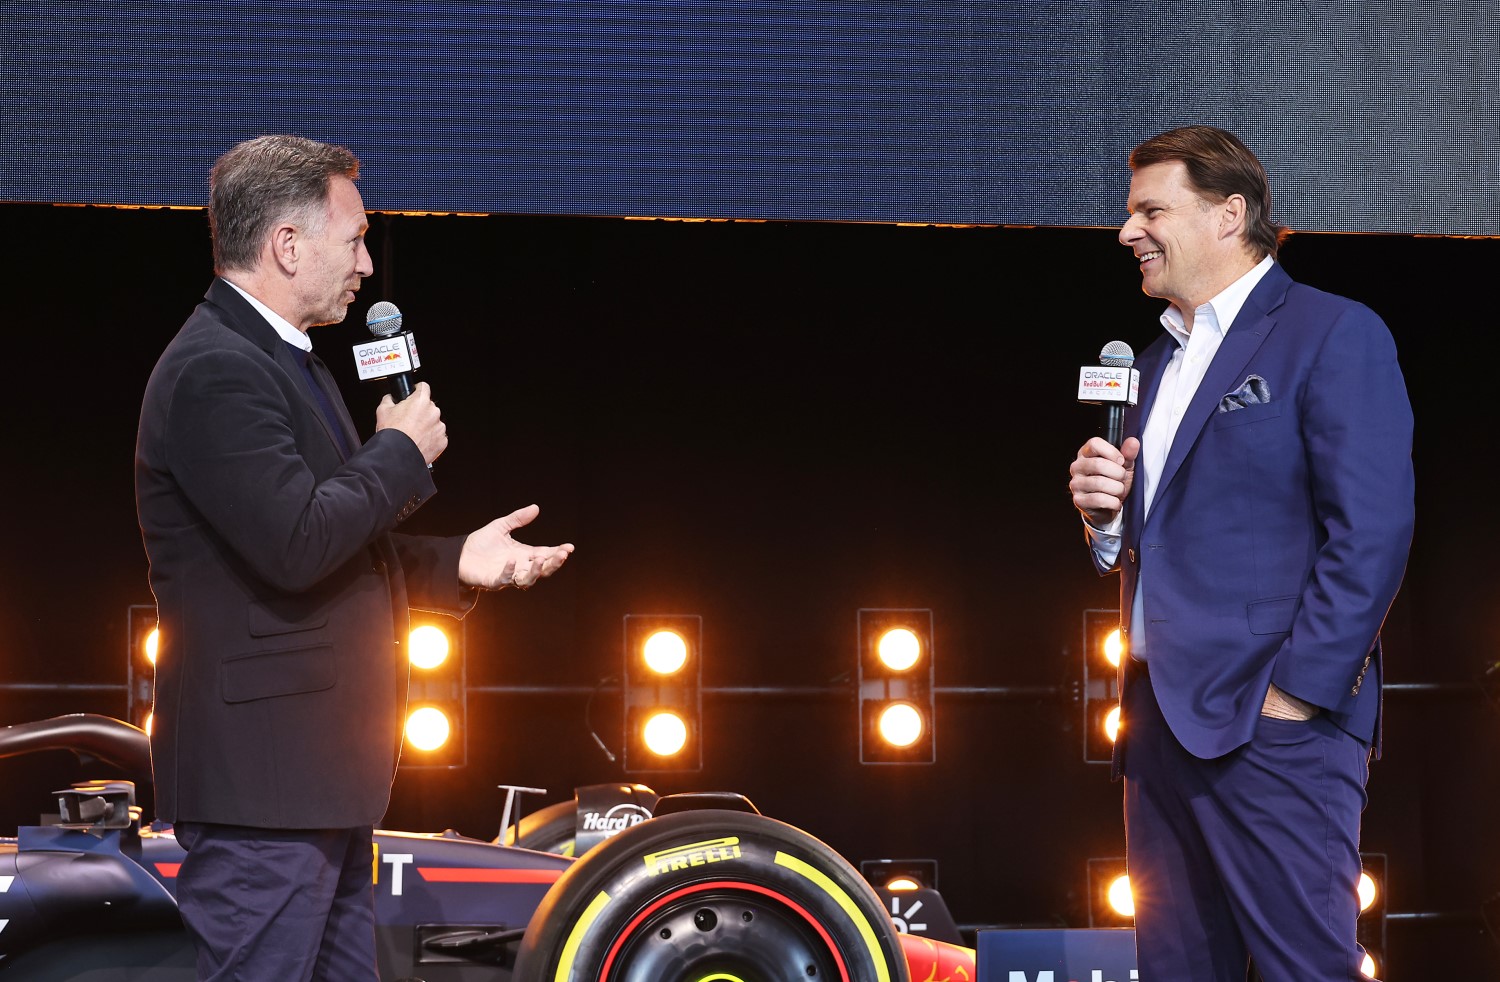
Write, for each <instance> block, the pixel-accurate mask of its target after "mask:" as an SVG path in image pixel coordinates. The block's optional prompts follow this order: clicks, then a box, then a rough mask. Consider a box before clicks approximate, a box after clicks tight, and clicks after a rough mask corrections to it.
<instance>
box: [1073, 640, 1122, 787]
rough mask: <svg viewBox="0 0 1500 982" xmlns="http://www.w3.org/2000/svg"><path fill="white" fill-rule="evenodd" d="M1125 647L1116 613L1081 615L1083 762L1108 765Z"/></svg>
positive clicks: (1117, 721)
mask: <svg viewBox="0 0 1500 982" xmlns="http://www.w3.org/2000/svg"><path fill="white" fill-rule="evenodd" d="M1125 655H1126V645H1125V642H1124V638H1123V636H1122V634H1121V632H1120V612H1119V611H1118V610H1085V611H1084V612H1083V759H1084V760H1085V761H1086V762H1088V763H1091V764H1107V763H1109V761H1110V759H1111V758H1112V757H1113V756H1114V749H1115V740H1116V739H1117V738H1118V736H1119V731H1120V726H1121V721H1120V661H1121V659H1123V658H1124V657H1125Z"/></svg>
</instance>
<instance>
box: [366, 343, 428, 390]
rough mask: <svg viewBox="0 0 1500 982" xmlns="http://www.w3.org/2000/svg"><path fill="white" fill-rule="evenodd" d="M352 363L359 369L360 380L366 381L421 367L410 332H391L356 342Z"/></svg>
mask: <svg viewBox="0 0 1500 982" xmlns="http://www.w3.org/2000/svg"><path fill="white" fill-rule="evenodd" d="M354 364H355V365H356V366H357V367H358V369H359V378H360V381H361V382H366V381H369V380H370V379H377V378H388V377H390V376H392V375H399V374H401V373H402V372H409V371H412V370H413V369H415V368H419V367H421V364H422V362H421V361H420V360H419V359H418V358H417V345H416V341H415V340H414V339H413V338H412V336H411V335H410V334H393V335H391V336H390V337H384V338H376V339H374V340H372V341H363V342H361V343H359V344H356V345H355V346H354Z"/></svg>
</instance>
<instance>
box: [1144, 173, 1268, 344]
mask: <svg viewBox="0 0 1500 982" xmlns="http://www.w3.org/2000/svg"><path fill="white" fill-rule="evenodd" d="M1128 206H1129V211H1130V218H1129V220H1127V221H1126V222H1125V225H1124V227H1122V228H1121V229H1120V242H1121V244H1123V245H1124V246H1125V247H1126V248H1128V249H1130V251H1131V252H1133V253H1135V257H1136V261H1137V262H1139V263H1140V267H1141V289H1142V290H1143V291H1145V292H1146V294H1147V295H1149V296H1153V297H1160V298H1161V299H1163V300H1167V301H1169V302H1171V303H1172V304H1173V305H1174V306H1176V307H1177V309H1178V310H1180V311H1182V312H1183V314H1184V315H1185V316H1187V317H1188V320H1189V323H1190V324H1191V316H1192V312H1193V310H1194V309H1195V308H1197V307H1198V306H1199V305H1200V304H1203V303H1207V302H1208V301H1209V300H1212V299H1213V298H1214V297H1215V296H1217V295H1218V294H1219V293H1220V292H1221V291H1223V289H1224V288H1225V287H1227V286H1229V284H1231V283H1233V282H1234V281H1235V280H1237V279H1239V277H1240V276H1242V275H1243V274H1244V273H1245V272H1247V271H1248V270H1249V269H1250V268H1251V267H1252V266H1254V265H1255V262H1256V259H1254V258H1252V257H1251V251H1250V250H1249V249H1248V248H1247V247H1246V245H1245V243H1244V240H1243V237H1242V235H1241V232H1242V227H1243V224H1244V200H1243V199H1242V198H1241V197H1240V196H1239V195H1232V196H1231V197H1229V198H1228V199H1226V200H1225V201H1221V202H1214V201H1210V200H1209V199H1207V198H1205V197H1203V196H1202V195H1201V194H1200V193H1199V192H1198V191H1197V190H1196V189H1195V188H1194V187H1193V186H1192V184H1191V182H1190V181H1189V180H1188V173H1187V166H1186V165H1185V164H1183V163H1182V161H1180V160H1168V161H1163V162H1162V163H1157V164H1148V165H1146V166H1144V167H1140V168H1137V169H1136V171H1135V173H1134V174H1133V175H1132V177H1131V179H1130V199H1129V203H1128Z"/></svg>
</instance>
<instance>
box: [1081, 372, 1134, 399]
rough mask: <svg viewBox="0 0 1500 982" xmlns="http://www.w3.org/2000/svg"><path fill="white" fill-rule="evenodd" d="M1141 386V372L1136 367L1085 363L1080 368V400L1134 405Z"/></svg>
mask: <svg viewBox="0 0 1500 982" xmlns="http://www.w3.org/2000/svg"><path fill="white" fill-rule="evenodd" d="M1140 388H1141V373H1140V372H1139V371H1137V370H1136V369H1134V368H1111V367H1109V366H1107V365H1085V366H1084V367H1083V368H1080V369H1079V370H1078V401H1079V402H1123V403H1125V404H1126V405H1128V406H1133V405H1135V403H1136V398H1137V396H1138V395H1139V394H1140Z"/></svg>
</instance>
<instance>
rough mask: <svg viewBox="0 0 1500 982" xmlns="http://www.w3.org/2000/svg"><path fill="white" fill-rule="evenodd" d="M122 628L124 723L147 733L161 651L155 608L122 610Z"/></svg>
mask: <svg viewBox="0 0 1500 982" xmlns="http://www.w3.org/2000/svg"><path fill="white" fill-rule="evenodd" d="M125 624H126V628H125V719H126V721H127V722H130V723H133V724H135V725H136V726H139V727H140V728H141V729H143V730H147V731H148V732H149V726H150V722H151V706H152V703H153V701H154V699H155V688H156V660H157V657H158V654H159V652H160V650H161V632H160V631H159V630H158V629H157V624H156V607H155V606H154V605H151V604H132V605H131V606H130V607H128V608H126V611H125Z"/></svg>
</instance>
